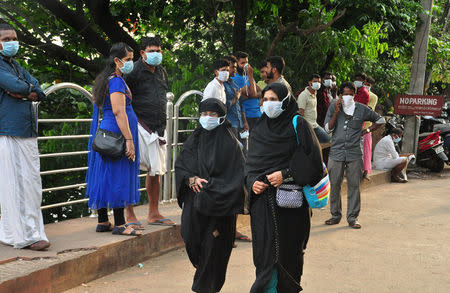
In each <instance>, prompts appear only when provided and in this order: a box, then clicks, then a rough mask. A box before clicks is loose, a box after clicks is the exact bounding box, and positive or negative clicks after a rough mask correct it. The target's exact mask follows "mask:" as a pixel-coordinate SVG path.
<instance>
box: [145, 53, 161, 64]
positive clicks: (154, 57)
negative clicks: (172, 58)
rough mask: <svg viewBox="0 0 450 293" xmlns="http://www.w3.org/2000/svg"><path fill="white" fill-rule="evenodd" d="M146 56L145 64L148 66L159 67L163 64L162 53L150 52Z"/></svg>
mask: <svg viewBox="0 0 450 293" xmlns="http://www.w3.org/2000/svg"><path fill="white" fill-rule="evenodd" d="M146 54H147V60H145V62H147V64H148V65H151V66H158V65H159V64H161V61H162V54H161V53H160V52H150V53H146Z"/></svg>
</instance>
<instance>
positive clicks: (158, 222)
mask: <svg viewBox="0 0 450 293" xmlns="http://www.w3.org/2000/svg"><path fill="white" fill-rule="evenodd" d="M167 221H171V220H170V219H167V218H165V219H161V220H158V221H156V222H151V223H150V222H147V223H148V224H149V225H156V226H176V225H177V224H175V223H173V224H166V223H164V222H167Z"/></svg>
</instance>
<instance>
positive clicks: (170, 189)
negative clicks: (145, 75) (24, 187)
mask: <svg viewBox="0 0 450 293" xmlns="http://www.w3.org/2000/svg"><path fill="white" fill-rule="evenodd" d="M62 89H73V90H76V91H79V92H81V93H82V94H83V96H84V97H86V98H87V99H89V101H92V95H91V93H90V92H89V91H87V90H86V89H84V88H83V87H81V86H79V85H77V84H73V83H66V82H65V83H58V84H56V85H53V86H50V87H49V88H47V89H46V90H45V91H44V92H45V94H46V95H50V94H52V93H54V92H55V91H58V90H62ZM192 96H202V92H200V91H188V92H186V93H184V94H182V95H181V96H180V98H179V99H178V101H177V103H176V104H175V106H174V105H173V100H174V95H173V93H171V92H169V93H167V126H166V136H167V137H166V138H167V150H166V167H167V169H168V172H167V173H166V174H165V175H163V178H162V180H161V185H162V188H161V191H162V192H161V194H160V200H162V202H163V203H167V202H172V201H175V200H176V194H175V176H174V166H175V160H176V158H177V155H178V147H179V146H181V145H182V143H180V142H179V141H178V134H179V133H189V132H192V131H193V130H191V129H179V125H180V124H179V120H196V119H198V117H183V116H180V106H181V104H182V103H183V102H184V101H186V100H187V99H188V98H189V97H192ZM33 106H34V111H35V112H36V113H38V106H39V103H38V102H36V103H33ZM91 121H92V119H76V118H64V119H38V124H37V125H38V126H39V124H41V123H52V124H54V123H77V122H84V123H87V122H91ZM89 136H90V135H89V134H76V135H61V136H39V137H38V140H39V141H45V140H70V139H80V138H89ZM88 153H89V151H88V150H87V143H86V149H85V150H79V151H72V152H59V153H46V154H40V155H39V157H40V158H58V157H65V156H79V155H85V154H88ZM83 163H84V165H83V166H80V167H75V168H65V169H55V170H46V171H41V172H40V174H41V176H48V175H54V174H61V173H69V172H80V171H86V170H87V169H88V167H87V166H86V164H87V161H86V162H83ZM145 176H146V173H141V174H140V175H139V177H140V178H141V177H145ZM85 187H86V183H85V182H82V183H77V184H70V185H63V186H56V187H48V188H43V189H42V192H52V191H60V190H70V189H79V190H81V189H84V188H85ZM144 190H145V188H140V189H139V191H144ZM87 201H88V199H87V198H84V199H77V200H72V201H66V202H58V203H54V204H49V205H45V206H42V207H41V209H50V208H55V207H62V206H69V205H74V204H80V203H86V202H87Z"/></svg>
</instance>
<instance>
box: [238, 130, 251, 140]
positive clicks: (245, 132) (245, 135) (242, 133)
mask: <svg viewBox="0 0 450 293" xmlns="http://www.w3.org/2000/svg"><path fill="white" fill-rule="evenodd" d="M248 134H249V133H248V131H247V130H246V131H242V132H241V133H240V134H239V135H240V136H241V138H242V139H246V138H247V137H248Z"/></svg>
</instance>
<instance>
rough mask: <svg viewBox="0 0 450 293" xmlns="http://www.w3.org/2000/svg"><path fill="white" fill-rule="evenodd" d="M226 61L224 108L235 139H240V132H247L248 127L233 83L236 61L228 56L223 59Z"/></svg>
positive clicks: (238, 92)
mask: <svg viewBox="0 0 450 293" xmlns="http://www.w3.org/2000/svg"><path fill="white" fill-rule="evenodd" d="M224 59H225V60H228V62H229V64H230V66H229V70H228V71H229V72H230V78H229V79H228V81H226V82H224V83H223V85H224V87H225V95H226V106H227V119H228V121H230V123H231V126H232V127H233V131H234V133H235V135H236V137H237V138H240V131H241V130H244V131H248V125H247V121H246V117H245V114H244V110H243V109H242V107H241V103H240V97H241V92H240V88H239V87H238V85H237V84H236V83H235V82H234V81H233V79H232V78H233V76H234V75H235V74H236V68H237V59H236V57H234V56H228V57H225V58H224Z"/></svg>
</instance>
